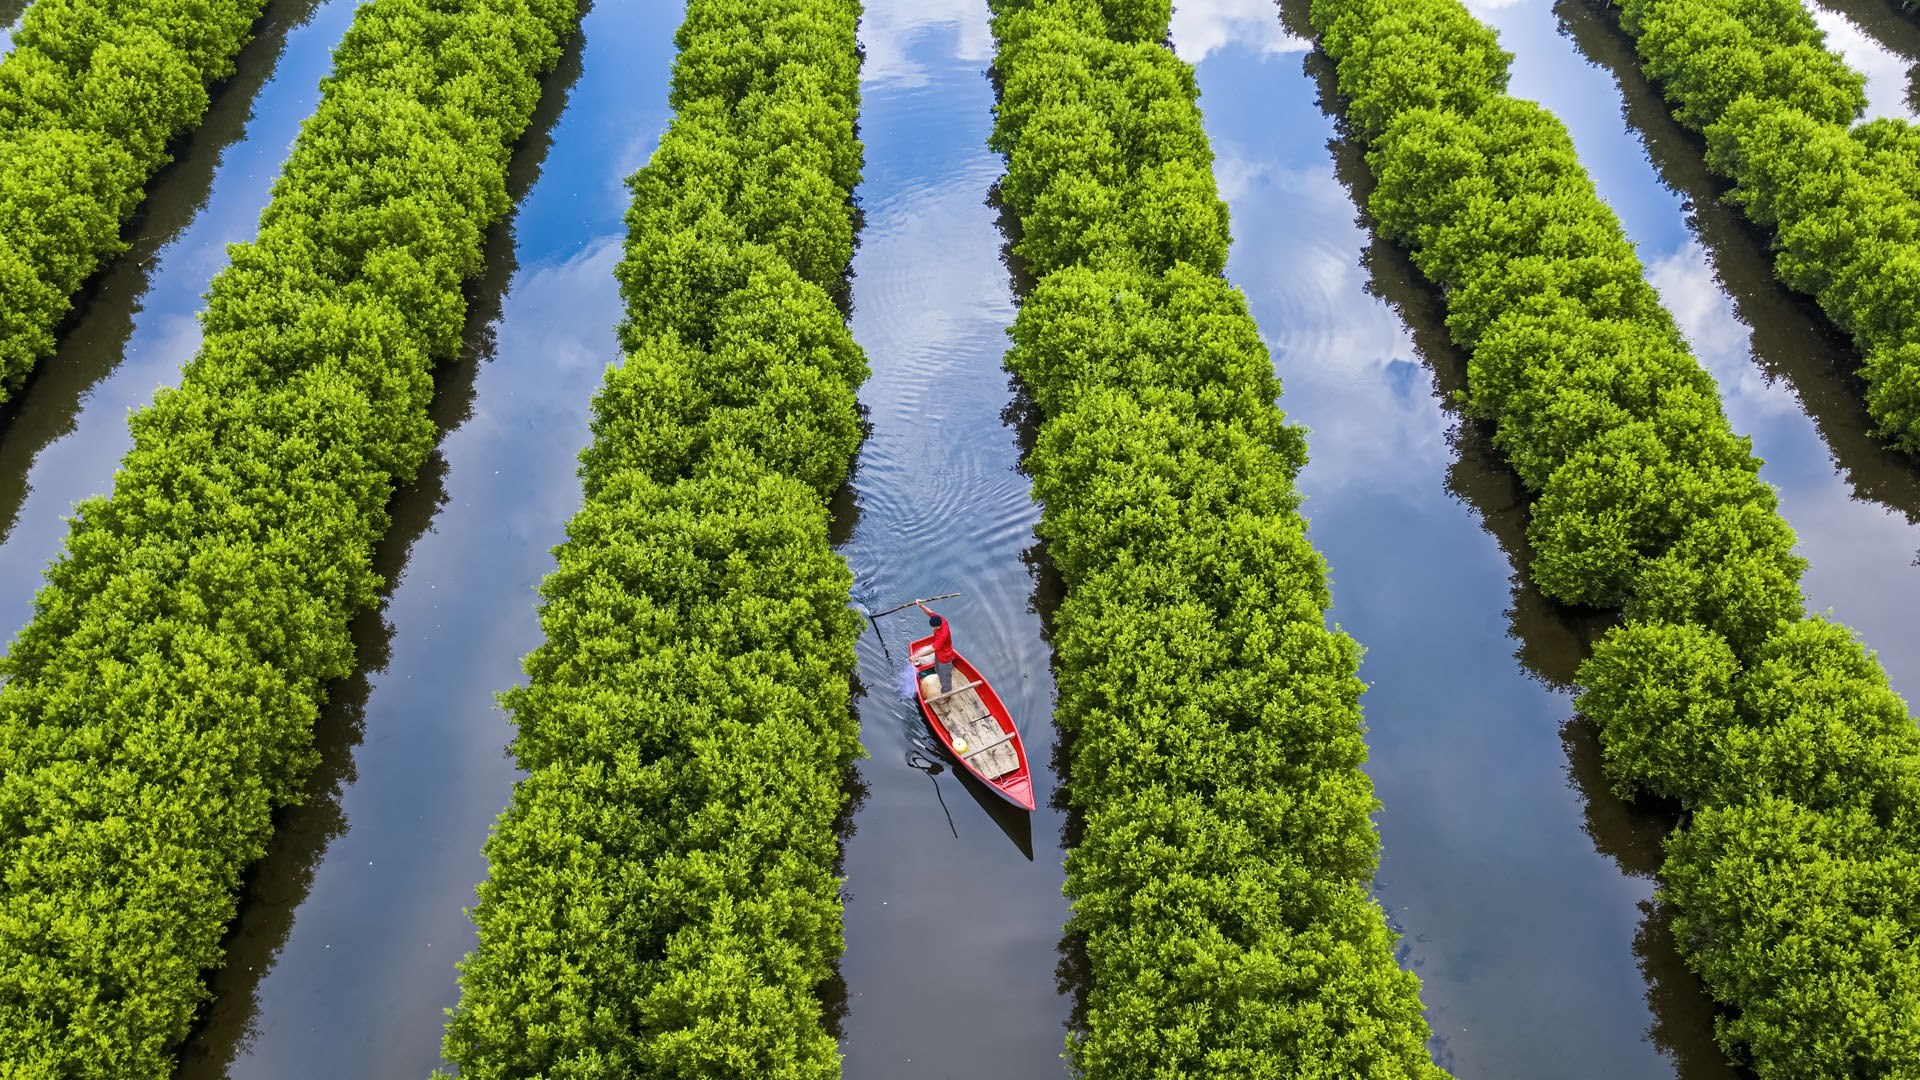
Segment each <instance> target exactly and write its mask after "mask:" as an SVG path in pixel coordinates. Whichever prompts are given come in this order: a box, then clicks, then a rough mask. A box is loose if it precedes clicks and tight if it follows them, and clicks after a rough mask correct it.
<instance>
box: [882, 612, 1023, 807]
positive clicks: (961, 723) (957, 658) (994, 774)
mask: <svg viewBox="0 0 1920 1080" xmlns="http://www.w3.org/2000/svg"><path fill="white" fill-rule="evenodd" d="M932 646H933V638H932V636H931V635H929V636H927V637H923V638H919V639H917V640H915V641H914V642H913V644H912V646H911V648H910V652H911V653H920V652H923V651H926V650H929V649H931V648H932ZM932 672H933V669H932V668H925V669H919V670H916V671H915V672H914V688H915V693H916V694H917V695H918V697H919V701H920V715H922V716H924V717H925V718H926V721H927V726H928V727H929V728H931V729H932V730H933V735H934V738H936V739H939V740H940V745H941V746H942V747H943V748H945V749H946V751H947V754H948V755H949V756H950V757H952V758H953V760H954V762H955V763H956V764H957V765H958V766H959V767H960V768H962V769H964V770H966V771H967V772H969V773H972V774H973V776H974V778H975V779H977V780H979V781H980V782H981V783H982V784H985V785H986V786H987V787H988V788H990V789H992V791H993V792H994V794H996V795H998V796H1000V797H1001V798H1002V799H1005V800H1006V801H1007V802H1009V803H1012V804H1013V805H1014V806H1017V807H1019V808H1020V809H1022V810H1032V809H1033V807H1034V799H1033V773H1032V770H1031V769H1030V768H1029V766H1028V763H1027V748H1026V744H1025V743H1024V742H1023V741H1022V740H1021V738H1020V730H1019V729H1018V728H1016V727H1014V724H1013V716H1012V714H1011V713H1009V712H1008V711H1007V706H1006V703H1005V702H1003V701H1001V700H1000V695H999V694H998V693H995V692H994V689H993V684H991V683H989V682H988V681H987V680H986V679H984V678H982V677H981V675H980V672H979V671H978V670H977V669H976V668H975V667H974V666H973V665H972V664H971V663H969V662H968V661H967V658H966V657H965V656H961V655H959V654H957V653H956V654H955V655H954V658H953V685H954V686H955V687H956V688H959V687H962V686H965V687H966V689H964V690H960V691H959V692H957V693H956V694H955V695H954V696H953V697H951V698H947V699H942V698H941V697H940V694H939V689H940V687H939V683H938V681H937V680H934V679H932V678H930V677H929V676H931V674H932ZM929 683H931V684H932V688H931V689H932V692H931V693H929V686H928V684H929ZM976 701H977V704H978V706H979V708H978V709H975V708H973V706H974V705H975V703H976ZM943 706H945V707H943ZM956 712H959V713H961V714H963V715H958V716H957V715H956ZM982 712H984V714H985V716H984V718H983V717H982V716H981V715H980V714H981V713H982ZM988 719H990V720H991V721H992V726H991V728H990V729H989V728H988V726H987V724H986V720H988ZM982 731H991V732H996V733H997V734H989V735H987V737H986V738H985V739H984V741H980V740H976V743H977V744H976V745H969V744H967V743H966V742H965V739H966V735H967V733H968V732H974V733H976V734H978V733H980V732H982ZM956 739H958V740H960V745H959V746H958V747H956V745H955V742H956ZM1003 746H1004V747H1010V748H1011V749H1012V753H1013V759H1014V762H1015V764H1014V766H1013V767H1012V768H1010V769H1005V770H1001V769H999V768H997V767H996V766H997V765H1000V764H1005V763H1006V762H1007V760H1008V759H1007V758H1006V756H1005V755H1003V754H1001V753H1000V752H999V748H1000V747H1003Z"/></svg>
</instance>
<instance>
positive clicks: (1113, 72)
mask: <svg viewBox="0 0 1920 1080" xmlns="http://www.w3.org/2000/svg"><path fill="white" fill-rule="evenodd" d="M993 9H994V12H995V19H994V32H995V34H996V36H997V37H998V39H999V54H998V58H997V60H996V70H997V71H998V73H999V76H1000V79H1001V83H1002V95H1001V100H1000V106H999V110H998V118H997V123H996V126H995V130H994V134H993V140H992V143H993V146H994V148H995V149H996V150H999V151H1001V152H1003V153H1005V154H1006V155H1007V172H1006V176H1005V178H1004V179H1003V180H1002V182H1001V186H1000V193H1001V197H1002V198H1003V200H1004V201H1005V203H1006V204H1007V205H1008V206H1009V207H1010V208H1011V209H1012V210H1013V211H1014V212H1015V213H1016V214H1017V215H1018V217H1019V220H1020V224H1021V236H1020V239H1019V241H1018V244H1017V247H1016V251H1017V252H1018V253H1019V254H1020V255H1021V256H1022V257H1023V258H1024V259H1025V261H1026V263H1027V265H1028V266H1029V267H1030V268H1031V269H1032V271H1033V273H1034V276H1035V278H1036V279H1037V281H1036V284H1035V285H1034V287H1033V289H1032V290H1031V292H1030V293H1029V295H1028V296H1027V297H1026V299H1025V301H1024V302H1023V304H1022V306H1021V309H1020V313H1019V316H1018V318H1017V320H1016V321H1015V323H1014V326H1013V329H1012V331H1011V334H1012V338H1013V347H1012V350H1011V351H1010V352H1009V354H1008V357H1007V364H1008V366H1009V367H1010V368H1011V369H1012V370H1013V371H1014V372H1015V373H1016V374H1017V375H1018V376H1019V377H1020V378H1021V380H1022V381H1023V382H1024V383H1025V385H1026V386H1027V388H1028V390H1029V392H1030V393H1031V394H1032V397H1033V399H1034V402H1035V404H1036V405H1037V407H1038V410H1039V412H1040V414H1041V415H1042V417H1043V421H1042V423H1041V425H1040V428H1039V432H1038V436H1037V441H1036V445H1035V447H1034V449H1033V450H1032V452H1031V454H1030V455H1029V457H1028V459H1027V462H1026V465H1027V468H1028V470H1029V471H1030V473H1031V474H1032V476H1033V482H1034V496H1035V498H1036V499H1037V500H1038V501H1039V502H1040V503H1041V505H1042V507H1043V513H1042V518H1041V523H1040V526H1039V532H1040V535H1041V536H1042V537H1043V538H1044V539H1045V540H1046V541H1047V544H1048V551H1049V554H1050V556H1051V558H1052V559H1053V561H1054V564H1055V565H1056V566H1057V567H1058V568H1059V571H1060V574H1061V576H1062V578H1063V580H1064V582H1065V585H1066V595H1065V599H1064V600H1063V601H1062V603H1061V605H1060V608H1059V611H1058V613H1057V615H1056V616H1055V631H1054V644H1055V648H1056V667H1057V671H1058V679H1059V700H1058V704H1057V706H1056V714H1055V715H1056V717H1057V718H1058V721H1059V723H1060V725H1061V727H1062V729H1063V731H1064V732H1065V733H1066V737H1067V738H1068V740H1069V743H1068V744H1069V745H1070V746H1071V747H1072V752H1071V762H1070V766H1069V772H1068V783H1067V788H1066V790H1067V794H1068V798H1069V799H1070V801H1071V803H1072V805H1073V806H1074V807H1075V808H1077V809H1078V810H1079V811H1080V812H1081V813H1082V815H1083V820H1084V825H1085V831H1084V834H1083V838H1082V839H1081V840H1080V842H1079V843H1078V844H1077V845H1076V846H1075V847H1074V848H1073V850H1072V851H1071V852H1070V853H1069V855H1068V857H1067V885H1066V891H1067V894H1068V896H1070V897H1071V898H1072V900H1073V916H1072V919H1071V922H1070V923H1069V926H1068V929H1069V931H1070V932H1071V933H1074V934H1077V935H1079V936H1081V937H1082V938H1083V939H1084V941H1085V945H1086V952H1087V958H1088V960H1089V962H1090V972H1091V977H1090V981H1089V986H1088V989H1087V999H1086V1025H1085V1028H1084V1029H1083V1030H1080V1031H1076V1032H1074V1033H1073V1034H1072V1035H1071V1036H1070V1038H1069V1040H1068V1047H1069V1052H1070V1055H1071V1057H1072V1059H1073V1061H1074V1063H1075V1065H1076V1066H1077V1067H1078V1068H1079V1069H1080V1070H1082V1071H1083V1072H1084V1074H1085V1075H1086V1076H1088V1077H1092V1078H1096V1080H1107V1078H1120V1077H1140V1078H1146V1077H1164V1076H1302V1077H1306V1076H1313V1077H1321V1076H1365V1077H1412V1076H1417V1077H1438V1076H1444V1075H1445V1074H1444V1073H1443V1072H1442V1071H1441V1070H1440V1069H1438V1068H1437V1067H1436V1066H1435V1065H1434V1064H1433V1062H1432V1060H1431V1058H1430V1056H1429V1054H1428V1051H1427V1048H1426V1041H1427V1038H1428V1035H1429V1032H1428V1028H1427V1025H1426V1021H1425V1019H1424V1017H1423V1016H1422V1011H1421V1006H1420V1001H1419V982H1418V980H1417V979H1416V978H1415V977H1414V976H1413V975H1412V974H1410V973H1408V972H1406V971H1404V970H1402V969H1401V968H1400V967H1399V965H1398V964H1397V963H1396V962H1395V959H1394V943H1395V939H1394V935H1393V934H1392V932H1391V931H1390V930H1389V929H1388V927H1387V925H1386V922H1385V919H1384V916H1383V913H1382V912H1381V910H1380V908H1379V906H1378V905H1377V904H1376V903H1375V902H1374V901H1373V899H1372V898H1371V897H1370V895H1369V892H1368V888H1369V882H1370V880H1371V878H1372V875H1373V872H1374V869H1375V866H1376V862H1377V858H1378V849H1379V840H1378V837H1377V835H1376V833H1375V831H1374V828H1373V824H1372V821H1371V820H1370V817H1369V815H1370V814H1371V813H1372V811H1373V810H1374V809H1375V806H1376V802H1375V799H1374V796H1373V788H1372V784H1371V782H1370V781H1369V779H1368V778H1367V776H1366V774H1365V773H1364V772H1362V771H1361V765H1362V763H1363V762H1364V761H1365V759H1366V746H1365V744H1364V742H1363V740H1362V730H1363V729H1362V724H1361V715H1360V707H1359V697H1360V693H1361V691H1362V689H1363V684H1362V683H1361V682H1360V680H1359V679H1358V678H1357V677H1356V670H1357V666H1358V662H1359V656H1360V649H1359V647H1358V646H1357V645H1356V644H1355V643H1354V642H1353V640H1352V639H1351V638H1349V637H1347V636H1346V635H1345V634H1343V633H1340V632H1339V631H1337V630H1329V629H1328V628H1327V625H1326V614H1325V613H1326V608H1327V606H1328V604H1329V603H1330V595H1329V591H1328V587H1327V580H1326V568H1325V565H1324V563H1323V562H1322V560H1321V558H1320V556H1319V554H1318V553H1317V552H1316V551H1314V549H1313V547H1312V546H1311V545H1310V544H1309V543H1308V541H1307V538H1306V523H1305V520H1304V519H1303V518H1302V517H1301V515H1300V513H1299V508H1298V507H1299V494H1298V492H1297V490H1296V489H1295V487H1294V483H1293V480H1294V475H1295V474H1296V473H1297V471H1298V470H1299V468H1300V466H1301V465H1302V464H1303V463H1304V462H1305V460H1306V447H1305V441H1304V438H1303V436H1302V433H1301V432H1300V430H1299V429H1297V428H1295V427H1292V426H1290V425H1289V424H1287V423H1286V421H1285V419H1284V418H1283V416H1282V415H1281V412H1280V410H1279V409H1278V408H1276V407H1275V404H1274V402H1275V400H1276V399H1277V398H1278V396H1279V393H1280V387H1279V382H1278V380H1277V379H1276V378H1275V377H1274V373H1273V365H1272V362H1271V360H1270V358H1269V356H1268V354H1267V351H1266V348H1265V347H1264V345H1263V343H1262V342H1261V339H1260V335H1259V333H1258V330H1257V329H1256V327H1255V326H1254V323H1253V320H1252V318H1251V317H1250V316H1249V314H1248V312H1247V309H1246V303H1245V300H1244V298H1243V297H1242V296H1241V294H1240V293H1239V292H1238V291H1237V290H1235V289H1234V288H1233V287H1232V286H1230V285H1228V284H1227V283H1226V281H1225V280H1224V279H1223V278H1222V277H1221V270H1222V268H1223V267H1224V266H1225V263H1226V257H1227V242H1228V235H1227V212H1226V207H1225V205H1224V204H1223V203H1222V202H1221V200H1220V199H1219V197H1218V195H1217V194H1216V191H1215V187H1214V179H1213V171H1212V160H1213V159H1212V153H1211V151H1210V150H1209V148H1208V144H1207V138H1206V133H1205V130H1204V129H1203V127H1202V125H1201V120H1200V113H1199V110H1198V108H1197V107H1196V104H1195V102H1196V98H1197V93H1198V92H1197V89H1196V87H1195V83H1194V74H1193V69H1192V68H1191V67H1190V66H1188V65H1187V64H1185V63H1182V62H1181V61H1180V60H1179V59H1178V58H1177V57H1175V56H1174V55H1173V53H1172V52H1171V51H1170V50H1168V49H1167V48H1166V47H1165V46H1164V45H1163V44H1162V41H1163V40H1164V39H1165V37H1166V33H1167V19H1168V13H1169V12H1168V4H1167V3H1166V0H1146V2H1128V0H1107V2H1104V3H1093V2H1089V0H1035V2H1018V0H996V2H995V3H994V4H993Z"/></svg>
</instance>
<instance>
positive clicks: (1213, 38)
mask: <svg viewBox="0 0 1920 1080" xmlns="http://www.w3.org/2000/svg"><path fill="white" fill-rule="evenodd" d="M1229 44H1231V45H1236V46H1239V47H1240V48H1243V49H1248V50H1250V51H1252V52H1253V53H1255V54H1257V55H1260V56H1276V55H1279V54H1281V53H1291V52H1306V51H1307V50H1308V49H1310V48H1312V47H1313V46H1312V44H1311V43H1310V42H1307V41H1305V40H1303V39H1301V38H1297V37H1294V36H1293V35H1292V34H1289V33H1287V32H1286V30H1284V29H1283V28H1282V27H1281V26H1280V11H1279V8H1278V7H1276V6H1275V5H1274V2H1273V0H1175V3H1174V5H1173V47H1174V51H1175V52H1177V53H1179V54H1180V58H1181V59H1182V60H1185V61H1186V62H1187V63H1189V64H1197V63H1199V62H1200V61H1202V60H1205V59H1206V58H1207V57H1209V56H1211V55H1213V53H1215V52H1217V51H1219V50H1220V49H1222V48H1225V47H1226V46H1227V45H1229Z"/></svg>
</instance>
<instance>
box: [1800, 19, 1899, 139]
mask: <svg viewBox="0 0 1920 1080" xmlns="http://www.w3.org/2000/svg"><path fill="white" fill-rule="evenodd" d="M1807 10H1808V11H1809V12H1810V13H1812V15H1813V21H1814V22H1816V23H1819V24H1820V29H1822V30H1824V31H1826V34H1827V48H1829V49H1832V50H1833V51H1834V52H1837V53H1839V54H1840V55H1841V56H1842V57H1844V58H1845V59H1846V61H1847V63H1848V64H1849V65H1850V66H1852V68H1853V69H1854V70H1855V71H1858V72H1860V73H1861V74H1863V75H1865V76H1866V77H1867V116H1869V117H1876V116H1891V117H1897V118H1899V119H1903V120H1913V119H1915V118H1916V117H1920V68H1916V67H1915V66H1914V64H1915V62H1916V61H1920V23H1916V22H1914V21H1913V17H1912V12H1910V11H1909V12H1905V13H1902V12H1900V11H1897V10H1896V9H1895V3H1894V0H1818V2H1817V3H1809V4H1808V5H1807Z"/></svg>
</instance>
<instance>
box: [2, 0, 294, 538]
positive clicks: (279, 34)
mask: <svg viewBox="0 0 1920 1080" xmlns="http://www.w3.org/2000/svg"><path fill="white" fill-rule="evenodd" d="M6 2H8V0H0V4H4V3H6ZM322 2H323V0H277V2H274V3H269V4H268V5H267V10H266V12H265V14H263V15H262V16H261V18H260V21H259V22H258V23H257V24H256V25H255V27H254V37H253V40H252V41H250V42H248V43H247V45H246V46H245V47H244V48H242V49H241V50H240V54H239V56H238V58H237V59H236V61H235V65H234V74H233V76H232V77H231V78H229V79H228V80H227V81H226V82H225V83H223V84H221V85H220V86H218V87H216V88H214V91H213V95H212V102H211V104H210V105H209V106H208V108H207V114H206V117H205V118H204V120H203V121H202V122H201V124H200V126H199V127H198V128H196V129H194V130H193V131H192V132H189V133H188V134H186V135H184V136H182V137H181V138H179V139H177V140H175V142H174V144H173V145H172V146H171V147H170V148H169V149H170V150H171V151H172V155H173V161H172V163H171V164H169V165H167V166H165V167H164V168H162V169H161V170H160V171H159V172H158V173H156V174H155V175H154V177H153V179H152V180H151V181H149V182H148V184H147V197H146V199H145V200H144V201H143V202H142V203H141V204H140V208H139V209H138V210H137V211H135V212H134V215H133V216H132V217H131V218H130V219H128V221H127V223H126V225H125V226H124V227H123V229H122V236H123V238H124V239H125V240H126V241H127V243H128V245H129V246H128V248H127V250H126V251H125V252H124V253H122V254H121V255H120V256H119V257H118V258H116V259H114V260H113V261H111V262H110V263H108V264H107V266H106V267H105V268H104V269H102V270H100V271H99V272H98V273H96V274H94V275H93V277H91V278H90V279H88V281H87V282H86V284H85V285H83V286H81V290H80V293H79V294H78V295H77V296H75V297H74V304H73V310H72V312H71V313H70V314H69V315H68V316H67V318H66V320H65V321H64V322H63V324H62V325H61V328H60V333H59V339H58V344H57V345H56V346H55V351H54V354H53V355H52V356H49V357H46V358H45V359H43V360H42V361H41V362H40V363H39V364H38V365H37V366H36V367H35V369H34V371H33V372H32V373H31V374H30V375H29V376H28V377H27V379H26V382H25V383H24V385H22V386H21V388H20V389H19V391H18V392H16V393H15V394H14V395H13V397H12V398H11V399H10V400H9V401H8V403H7V404H6V405H5V406H0V543H4V542H5V541H6V539H7V537H8V535H9V534H10V533H11V532H12V531H13V526H14V523H15V522H16V521H17V520H18V518H19V514H20V507H21V504H22V503H24V502H25V501H26V497H27V493H28V473H29V471H30V470H31V469H32V467H33V463H34V459H35V458H36V457H37V456H38V455H39V453H40V451H41V450H43V449H45V448H46V447H47V445H48V444H50V443H52V442H54V441H55V440H57V439H60V438H63V437H65V436H66V435H69V434H71V433H72V432H73V430H74V421H75V417H76V416H77V415H78V414H79V412H80V410H81V407H82V405H83V403H84V402H85V401H86V398H87V395H88V394H89V393H90V392H91V391H92V390H93V388H94V386H95V385H96V384H97V383H99V382H100V380H102V379H104V378H106V377H107V376H108V375H111V374H112V373H113V371H114V369H115V368H117V367H119V365H120V361H121V359H122V358H123V357H124V356H125V353H126V348H127V342H128V340H129V339H130V338H131V337H132V336H133V328H134V316H136V315H138V314H139V313H140V311H141V302H142V299H143V298H144V297H145V296H146V293H147V287H148V284H149V282H150V278H151V277H152V275H153V273H154V270H155V262H156V260H157V259H158V257H159V256H160V254H161V252H163V251H164V250H165V249H166V248H167V247H168V246H169V245H171V244H172V243H173V242H174V241H175V240H177V239H179V237H180V235H181V234H182V233H183V232H185V231H186V228H187V226H188V225H190V224H192V223H193V221H194V218H195V217H196V216H197V215H198V214H199V213H200V211H201V210H203V209H205V207H206V205H207V199H208V197H209V196H210V195H211V194H212V191H213V179H214V172H215V170H216V169H217V168H218V167H219V165H220V160H221V158H222V156H223V155H224V154H225V153H226V151H227V149H228V147H230V146H232V145H233V144H234V143H236V142H238V141H240V139H241V138H243V137H244V136H245V135H246V132H247V123H248V121H249V120H251V119H252V118H253V105H254V99H255V97H256V95H258V93H259V92H260V88H261V87H263V86H265V85H266V84H267V83H268V82H270V81H272V79H273V76H274V71H275V70H276V69H277V68H278V66H279V62H280V56H281V52H282V50H283V48H284V47H285V45H286V41H287V33H288V31H290V30H292V29H293V28H294V27H297V26H300V25H301V24H303V23H305V22H306V21H307V20H308V19H310V18H312V17H313V13H314V12H315V11H316V10H317V9H318V8H319V7H320V5H321V3H322ZM23 6H24V5H23V4H16V5H15V7H16V14H17V9H18V8H20V7H23ZM11 21H12V20H11V19H10V18H8V17H7V14H6V12H5V11H4V10H0V25H3V24H6V23H9V22H11Z"/></svg>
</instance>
